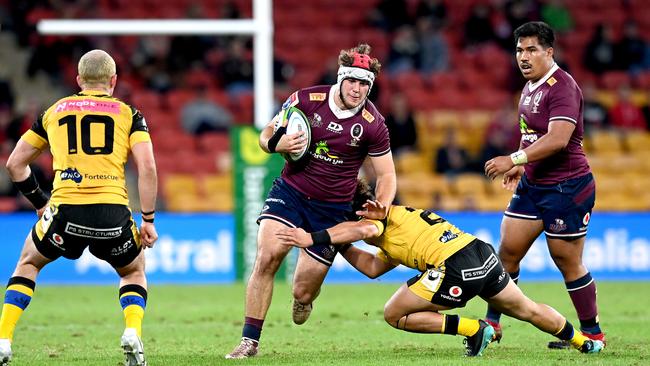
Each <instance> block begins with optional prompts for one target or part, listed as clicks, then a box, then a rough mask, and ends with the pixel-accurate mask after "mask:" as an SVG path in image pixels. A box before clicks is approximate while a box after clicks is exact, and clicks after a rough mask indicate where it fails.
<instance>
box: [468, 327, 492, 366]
mask: <svg viewBox="0 0 650 366" xmlns="http://www.w3.org/2000/svg"><path fill="white" fill-rule="evenodd" d="M478 322H479V328H478V332H476V334H474V335H473V336H471V337H465V339H464V340H463V343H464V344H465V356H469V357H474V356H482V355H483V350H485V348H486V347H487V346H488V344H490V342H492V340H493V339H494V328H492V326H491V325H490V324H488V323H486V322H485V321H484V320H479V321H478Z"/></svg>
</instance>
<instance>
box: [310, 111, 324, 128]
mask: <svg viewBox="0 0 650 366" xmlns="http://www.w3.org/2000/svg"><path fill="white" fill-rule="evenodd" d="M309 124H311V126H312V127H321V126H323V118H322V117H321V116H320V114H318V113H314V115H313V116H312V118H311V119H310V120H309Z"/></svg>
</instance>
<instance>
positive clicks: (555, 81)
mask: <svg viewBox="0 0 650 366" xmlns="http://www.w3.org/2000/svg"><path fill="white" fill-rule="evenodd" d="M555 83H557V79H555V78H554V77H552V76H551V77H550V78H549V79H548V80H546V84H548V85H549V86H553V85H554V84H555Z"/></svg>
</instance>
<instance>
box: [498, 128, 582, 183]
mask: <svg viewBox="0 0 650 366" xmlns="http://www.w3.org/2000/svg"><path fill="white" fill-rule="evenodd" d="M575 127H576V126H575V124H574V123H573V122H571V121H569V120H562V119H557V120H553V121H551V122H550V123H549V125H548V132H547V133H546V134H545V135H544V136H542V137H541V138H540V139H539V140H537V141H535V142H534V143H532V144H531V145H530V146H528V147H527V148H525V149H523V150H519V151H516V152H514V153H512V154H510V156H497V157H496V158H494V159H490V160H488V161H487V162H486V163H485V175H487V176H488V177H489V178H490V179H494V178H496V177H497V176H498V175H499V174H502V173H505V172H507V171H509V170H510V169H512V168H513V167H515V166H520V165H524V164H526V163H528V162H533V161H538V160H542V159H544V158H547V157H549V156H551V155H553V154H556V153H557V152H559V151H561V150H562V149H564V148H565V147H566V146H567V145H568V144H569V140H570V139H571V135H573V131H574V130H575Z"/></svg>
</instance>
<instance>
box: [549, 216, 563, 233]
mask: <svg viewBox="0 0 650 366" xmlns="http://www.w3.org/2000/svg"><path fill="white" fill-rule="evenodd" d="M549 229H551V231H553V232H556V233H559V232H560V231H564V230H566V224H565V223H564V220H562V219H555V224H551V225H549Z"/></svg>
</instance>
